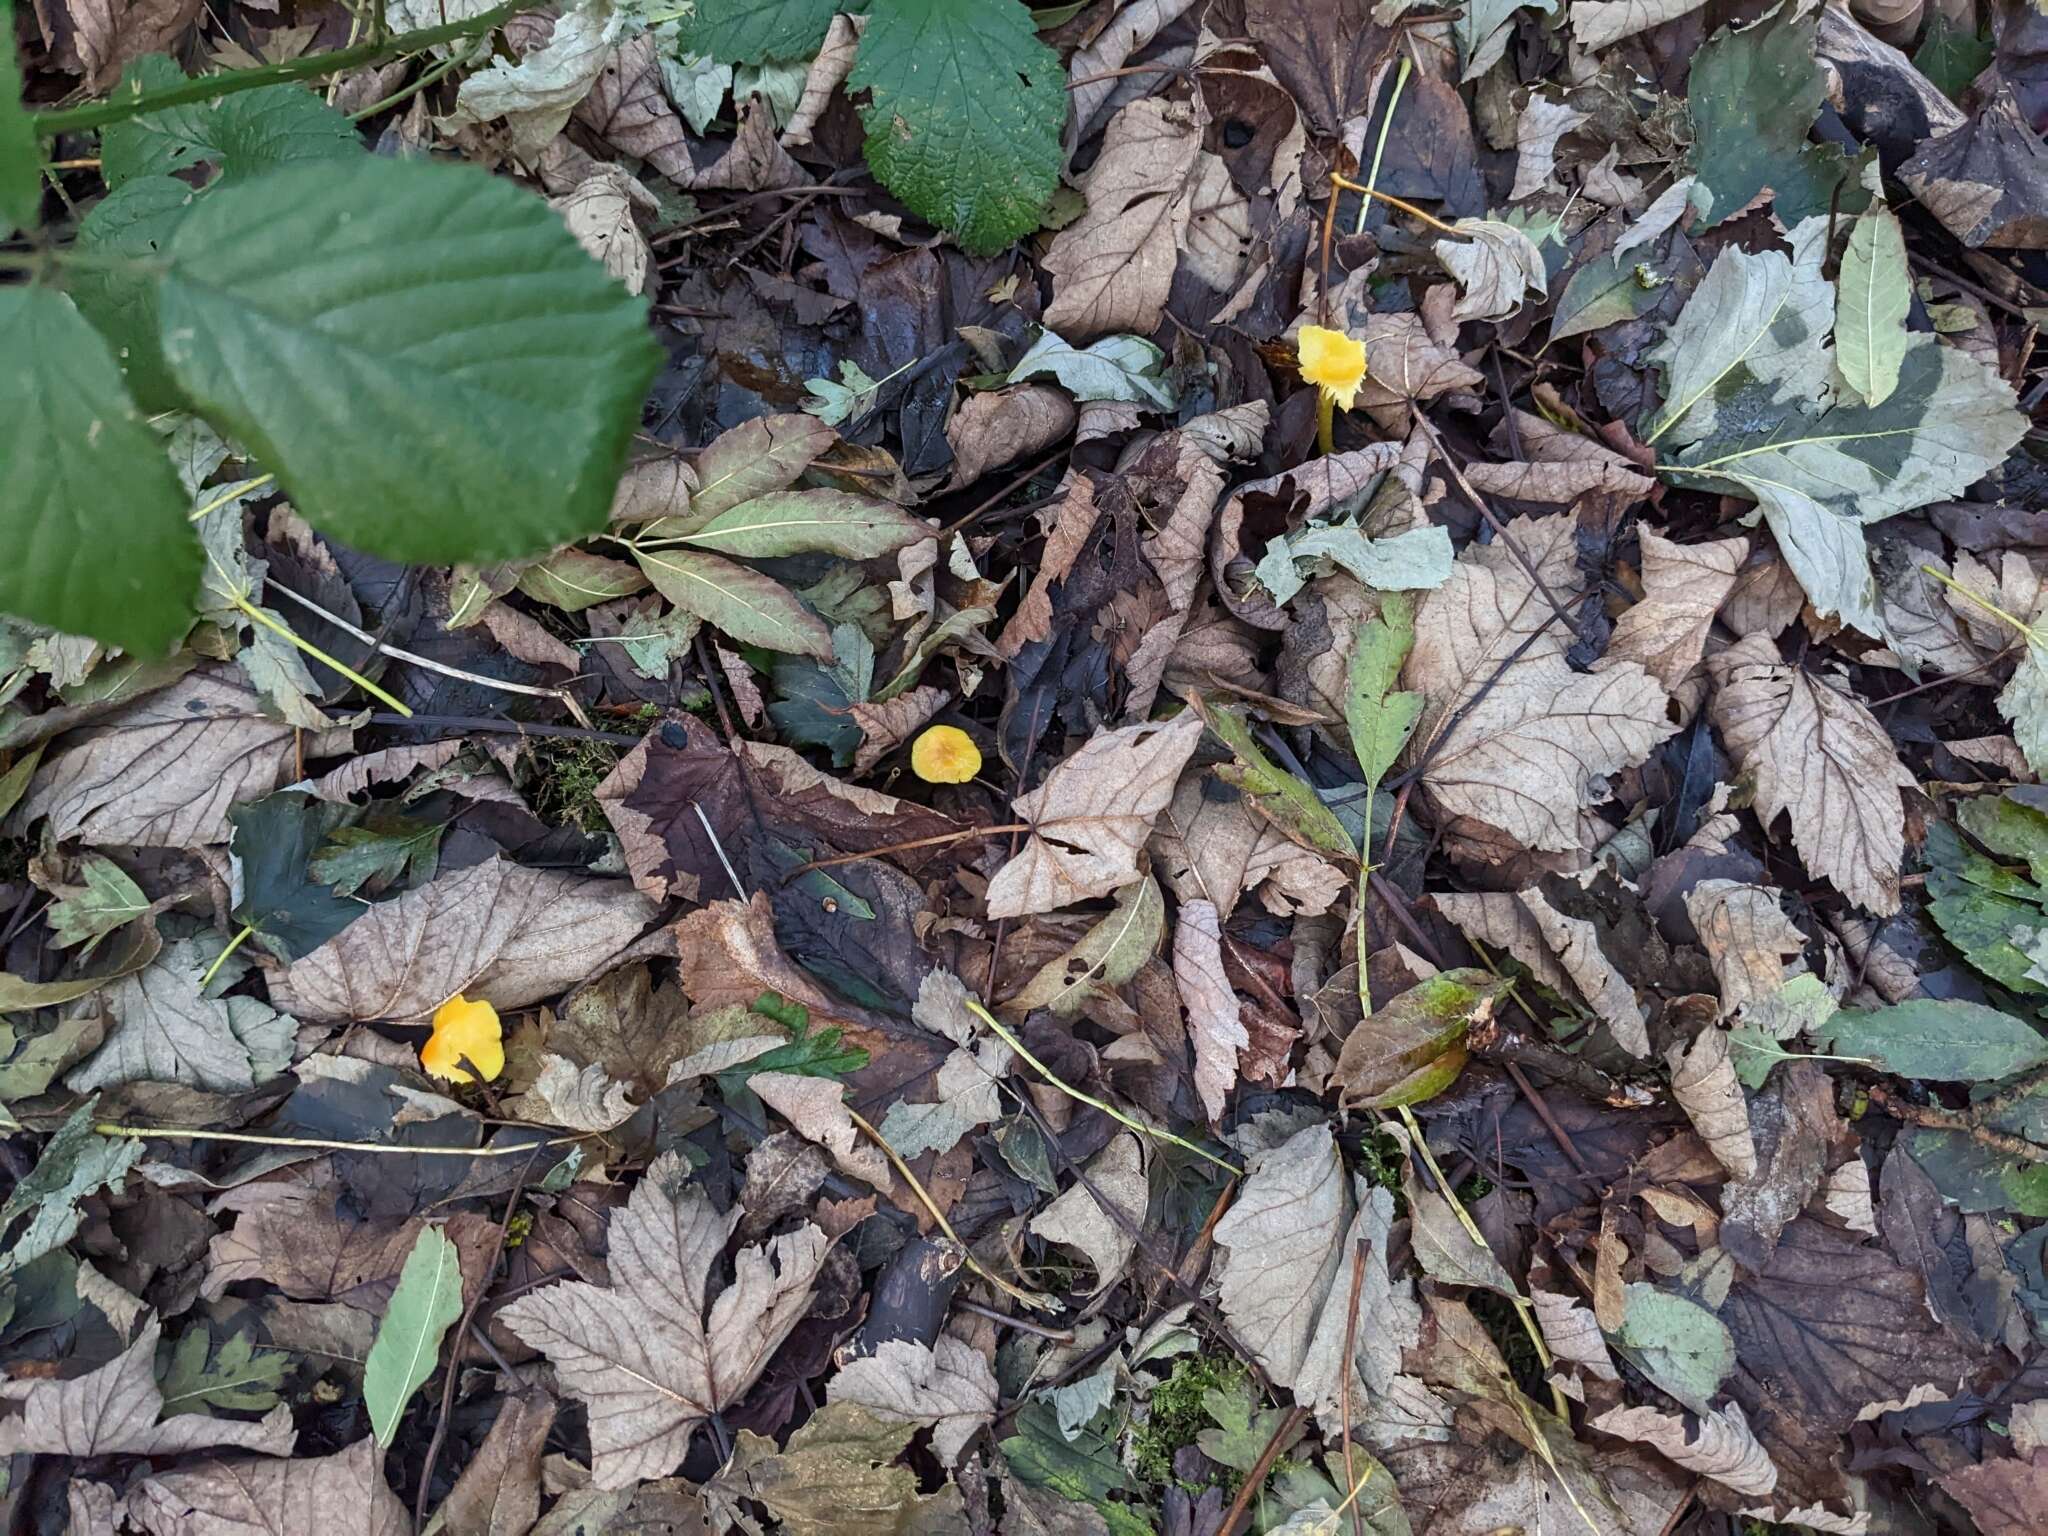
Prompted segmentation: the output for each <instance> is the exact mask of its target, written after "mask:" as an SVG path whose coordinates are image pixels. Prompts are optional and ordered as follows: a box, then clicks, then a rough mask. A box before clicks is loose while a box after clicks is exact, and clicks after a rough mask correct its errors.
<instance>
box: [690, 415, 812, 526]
mask: <svg viewBox="0 0 2048 1536" xmlns="http://www.w3.org/2000/svg"><path fill="white" fill-rule="evenodd" d="M837 441H839V434H838V433H837V432H834V431H833V430H832V429H831V428H830V427H828V426H826V425H825V423H823V422H822V421H819V420H817V419H816V418H815V417H812V416H796V415H791V416H767V417H762V418H760V419H758V420H755V421H743V422H741V423H740V424H739V425H738V426H736V427H733V428H731V429H729V430H727V431H724V432H721V433H719V434H718V436H716V437H714V438H713V439H712V440H711V442H710V445H709V446H707V447H706V448H705V450H704V451H703V452H702V453H700V454H698V455H697V488H696V489H695V490H694V491H692V492H690V506H689V510H688V511H687V512H686V513H685V514H684V515H683V516H682V517H680V518H676V519H673V520H669V519H664V520H663V521H662V523H660V524H657V525H656V527H657V528H658V529H659V531H660V534H661V536H663V537H672V536H673V535H675V534H681V533H691V532H694V531H695V530H696V529H698V528H701V527H702V526H703V525H704V524H706V523H708V522H710V521H711V519H712V518H714V517H716V516H718V514H719V513H721V512H726V511H730V510H731V509H732V508H734V507H737V506H739V505H740V504H741V503H743V502H749V501H753V500H754V499H755V498H757V497H761V496H766V495H768V494H769V493H770V492H772V491H781V490H787V489H788V488H789V487H790V486H792V485H795V484H796V482H797V478H798V477H799V476H800V475H802V474H803V472H804V471H805V470H806V469H809V468H810V467H811V464H812V462H813V461H814V460H815V459H816V458H817V457H818V455H819V454H821V453H823V452H825V450H826V449H828V448H830V447H831V446H832V445H833V444H834V443H836V442H837ZM649 531H651V530H649Z"/></svg>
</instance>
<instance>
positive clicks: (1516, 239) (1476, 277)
mask: <svg viewBox="0 0 2048 1536" xmlns="http://www.w3.org/2000/svg"><path fill="white" fill-rule="evenodd" d="M1452 227H1453V228H1454V229H1456V230H1457V232H1458V233H1459V234H1460V235H1462V236H1464V237H1465V238H1464V239H1444V240H1439V241H1437V242H1436V259H1437V260H1438V261H1440V262H1442V263H1443V264H1444V270H1445V271H1446V272H1449V273H1450V274H1451V276H1453V277H1455V278H1456V279H1457V280H1458V286H1459V287H1460V288H1462V289H1463V290H1464V297H1463V298H1461V299H1459V300H1458V303H1457V307H1456V308H1454V309H1453V310H1452V311H1451V318H1452V319H1454V320H1505V319H1506V318H1507V317H1508V316H1509V315H1512V314H1513V313H1514V312H1515V311H1516V310H1518V309H1520V308H1521V307H1522V297H1523V295H1524V294H1528V293H1534V294H1535V295H1536V297H1537V298H1539V299H1540V298H1542V297H1543V290H1544V284H1545V281H1546V278H1545V275H1544V270H1543V255H1542V253H1541V252H1540V251H1538V250H1537V249H1536V245H1535V242H1534V241H1532V240H1531V239H1530V238H1529V237H1528V236H1527V235H1525V234H1523V233H1522V231H1521V230H1519V229H1517V228H1515V226H1514V225H1512V224H1503V223H1501V222H1500V221H1499V220H1497V219H1460V220H1458V222H1457V223H1456V224H1455V225H1453V226H1452Z"/></svg>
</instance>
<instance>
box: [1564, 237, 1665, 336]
mask: <svg viewBox="0 0 2048 1536" xmlns="http://www.w3.org/2000/svg"><path fill="white" fill-rule="evenodd" d="M1639 266H1640V263H1638V262H1635V261H1630V260H1626V259H1622V258H1617V257H1614V256H1602V257H1600V258H1598V259H1597V260H1595V261H1590V262H1588V263H1586V265H1584V266H1583V267H1580V268H1579V269H1578V270H1577V271H1575V272H1574V273H1572V275H1571V277H1570V279H1569V280H1567V281H1566V283H1565V285H1564V292H1563V293H1561V294H1559V295H1558V299H1557V308H1556V310H1555V312H1554V313H1553V314H1552V315H1551V320H1550V339H1551V340H1552V341H1562V340H1564V338H1565V337H1567V336H1577V335H1580V334H1582V333H1583V332H1586V331H1597V330H1599V329H1600V328H1601V327H1602V326H1605V325H1613V324H1615V323H1617V322H1618V321H1622V320H1633V319H1635V318H1636V316H1638V315H1641V314H1643V313H1645V312H1647V311H1648V310H1650V309H1652V308H1654V307H1655V306H1656V303H1657V299H1658V297H1659V295H1661V294H1662V293H1663V291H1664V284H1662V283H1658V282H1648V283H1646V282H1644V281H1643V279H1642V276H1641V274H1640V272H1639V270H1638V268H1639Z"/></svg>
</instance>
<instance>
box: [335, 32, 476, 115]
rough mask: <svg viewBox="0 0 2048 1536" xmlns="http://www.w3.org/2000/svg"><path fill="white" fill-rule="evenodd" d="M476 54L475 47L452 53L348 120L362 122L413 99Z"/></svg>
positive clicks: (352, 113)
mask: <svg viewBox="0 0 2048 1536" xmlns="http://www.w3.org/2000/svg"><path fill="white" fill-rule="evenodd" d="M476 55H477V50H476V49H474V48H465V49H463V50H462V52H460V53H451V54H450V55H449V56H448V57H447V58H445V59H443V60H442V61H441V62H440V63H438V64H436V65H435V66H434V67H433V68H432V69H430V70H428V71H427V72H426V73H425V74H424V75H421V76H420V77H419V79H417V80H415V81H413V82H412V84H410V85H401V86H400V87H399V88H398V89H397V90H395V91H393V92H392V93H391V94H390V95H389V96H386V97H385V98H384V99H383V100H382V101H378V102H372V103H371V104H370V105H369V106H367V107H365V108H363V110H362V111H360V112H351V113H349V115H348V120H349V121H350V122H352V123H360V122H361V121H363V119H364V118H368V117H375V116H376V115H377V114H378V113H379V112H389V111H390V110H391V109H392V108H393V107H396V106H400V105H402V104H403V103H405V102H408V101H410V100H412V98H413V97H415V96H417V95H419V93H420V92H421V91H424V90H426V89H427V88H428V87H429V86H432V85H433V84H435V83H436V82H437V81H439V80H440V79H442V77H444V76H445V75H447V74H448V73H449V72H450V71H451V70H457V69H460V68H462V66H463V65H465V64H467V63H469V62H470V60H472V59H474V58H475V57H476Z"/></svg>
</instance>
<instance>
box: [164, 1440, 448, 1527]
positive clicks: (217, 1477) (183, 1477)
mask: <svg viewBox="0 0 2048 1536" xmlns="http://www.w3.org/2000/svg"><path fill="white" fill-rule="evenodd" d="M280 1411H284V1410H280ZM128 1516H129V1518H130V1519H131V1520H133V1521H135V1523H136V1524H138V1525H140V1526H141V1527H142V1528H143V1529H144V1530H146V1531H148V1532H150V1533H151V1536H234V1533H239V1532H243V1531H323V1530H333V1531H346V1532H347V1533H348V1536H408V1533H409V1532H410V1531H411V1530H412V1514H411V1512H410V1511H409V1510H407V1509H406V1507H405V1504H404V1502H403V1501H402V1500H401V1499H400V1498H399V1497H398V1495H397V1494H395V1493H393V1492H392V1491H391V1486H390V1484H388V1483H386V1482H385V1481H384V1453H383V1452H382V1451H380V1450H379V1449H378V1448H377V1442H376V1441H375V1440H374V1439H371V1438H369V1437H367V1436H366V1437H364V1438H363V1439H361V1440H358V1441H357V1442H356V1443H355V1444H354V1445H351V1446H349V1447H348V1448H347V1449H346V1450H341V1451H336V1452H335V1453H334V1454H333V1455H332V1456H305V1457H300V1458H297V1459H295V1460H291V1461H282V1460H280V1461H261V1460H255V1459H246V1460H239V1461H205V1462H201V1463H199V1464H198V1465H197V1466H193V1467H186V1468H183V1469H181V1470H178V1471H173V1472H157V1473H153V1474H152V1475H150V1476H148V1477H145V1478H144V1479H143V1480H142V1481H141V1482H139V1483H137V1484H136V1485H135V1487H134V1488H133V1489H132V1490H131V1491H130V1492H129V1494H128Z"/></svg>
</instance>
